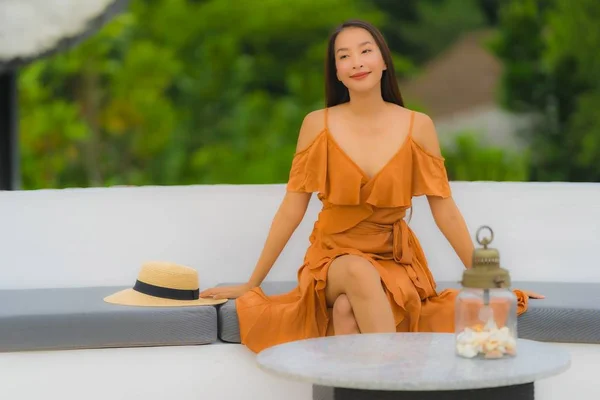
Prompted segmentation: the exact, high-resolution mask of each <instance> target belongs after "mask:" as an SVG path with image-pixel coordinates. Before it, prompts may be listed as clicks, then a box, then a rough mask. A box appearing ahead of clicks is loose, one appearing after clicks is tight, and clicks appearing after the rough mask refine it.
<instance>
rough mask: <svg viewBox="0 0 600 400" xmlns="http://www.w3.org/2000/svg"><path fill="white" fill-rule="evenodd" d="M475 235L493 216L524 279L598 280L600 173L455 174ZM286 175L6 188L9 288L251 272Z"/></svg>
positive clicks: (434, 238)
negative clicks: (577, 179)
mask: <svg viewBox="0 0 600 400" xmlns="http://www.w3.org/2000/svg"><path fill="white" fill-rule="evenodd" d="M452 188H453V190H454V197H455V199H456V202H457V204H458V205H459V207H460V209H461V210H462V212H463V214H464V216H465V219H466V220H467V223H468V225H469V228H470V230H471V232H472V234H473V235H474V234H475V230H476V229H477V228H478V227H479V226H480V225H483V224H488V225H490V226H491V227H492V228H493V229H494V231H495V235H496V238H495V240H494V243H493V247H496V248H498V249H499V250H500V254H501V262H502V264H503V266H505V267H507V268H509V269H510V271H511V273H512V276H513V279H514V280H521V281H523V280H524V281H527V280H544V281H587V282H589V281H595V282H600V268H598V266H597V263H596V257H595V255H596V252H597V251H598V249H599V248H600V228H598V221H600V184H583V183H582V184H577V183H540V184H536V183H491V182H489V183H488V182H472V183H466V182H453V184H452ZM284 190H285V189H284V186H283V185H254V186H251V185H247V186H245V185H236V186H228V185H216V186H171V187H134V188H109V189H106V188H96V189H65V190H39V191H16V192H0V289H6V288H35V287H72V286H93V285H130V284H133V282H134V280H135V277H136V274H137V271H138V269H139V266H140V264H141V263H142V262H143V261H145V260H150V259H161V260H169V261H173V262H177V263H182V264H186V265H190V266H192V267H195V268H197V269H198V271H199V272H200V280H201V282H200V286H201V288H205V287H208V286H212V285H215V284H217V283H219V282H224V281H240V280H245V279H247V277H248V276H249V275H250V273H251V271H252V269H253V267H254V263H255V261H256V259H257V258H258V255H259V253H260V251H261V249H262V245H263V242H264V239H265V237H266V235H267V232H268V229H269V226H270V223H271V219H272V217H273V214H274V213H275V211H276V209H277V206H278V205H279V202H280V200H281V198H282V196H283V194H284ZM318 210H319V202H318V200H317V199H316V196H314V197H313V201H312V203H311V207H310V208H309V212H308V214H307V216H306V218H305V220H304V222H303V223H302V225H301V226H300V227H299V229H298V231H297V232H296V233H295V235H294V236H293V238H292V240H291V241H290V243H289V245H288V247H287V248H286V249H285V250H284V253H283V254H282V256H281V258H280V259H279V260H278V262H277V264H276V265H275V267H274V269H273V270H272V273H271V274H270V275H269V277H268V279H269V280H282V279H285V280H293V279H295V278H296V270H297V268H298V267H299V266H300V264H301V263H302V258H303V255H304V251H305V250H306V246H307V245H308V235H309V232H310V230H311V229H312V225H313V221H314V219H315V218H316V215H317V213H318ZM410 225H411V227H412V228H413V229H414V230H415V232H416V233H417V235H418V237H419V238H420V240H421V243H422V244H423V247H424V249H425V252H426V254H427V256H428V259H429V262H430V266H431V268H432V270H433V272H434V275H435V276H436V278H437V279H438V280H458V279H459V278H460V274H461V271H462V266H461V264H460V261H459V259H458V258H457V257H456V255H455V254H454V252H453V250H452V248H451V247H450V246H449V244H448V243H447V241H446V240H445V238H444V237H443V235H442V234H441V233H440V232H439V231H438V230H437V228H436V226H435V224H434V222H433V220H432V218H431V213H430V212H429V210H428V207H427V201H426V199H425V198H418V199H415V210H414V215H413V218H412V221H411V224H410Z"/></svg>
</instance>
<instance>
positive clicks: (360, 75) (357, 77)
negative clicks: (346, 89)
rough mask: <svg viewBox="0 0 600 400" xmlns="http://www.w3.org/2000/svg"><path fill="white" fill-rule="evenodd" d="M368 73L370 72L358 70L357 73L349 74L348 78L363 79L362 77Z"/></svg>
mask: <svg viewBox="0 0 600 400" xmlns="http://www.w3.org/2000/svg"><path fill="white" fill-rule="evenodd" d="M369 74H370V72H359V73H357V74H354V75H350V78H352V79H363V78H364V77H366V76H367V75H369Z"/></svg>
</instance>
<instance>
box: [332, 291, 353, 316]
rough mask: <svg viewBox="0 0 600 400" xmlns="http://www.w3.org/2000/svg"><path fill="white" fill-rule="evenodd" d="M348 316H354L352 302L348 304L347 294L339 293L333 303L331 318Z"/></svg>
mask: <svg viewBox="0 0 600 400" xmlns="http://www.w3.org/2000/svg"><path fill="white" fill-rule="evenodd" d="M348 317H352V318H354V313H353V312H352V304H350V300H349V299H348V296H346V295H345V294H340V295H339V296H338V297H337V299H335V302H334V303H333V318H334V319H338V320H340V319H346V318H348Z"/></svg>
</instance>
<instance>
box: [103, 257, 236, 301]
mask: <svg viewBox="0 0 600 400" xmlns="http://www.w3.org/2000/svg"><path fill="white" fill-rule="evenodd" d="M199 292H200V286H199V285H198V272H197V271H196V270H195V269H193V268H190V267H186V266H183V265H177V264H173V263H169V262H160V261H153V262H147V263H144V264H143V265H142V268H141V270H140V272H139V274H138V277H137V280H136V282H135V285H134V286H133V288H131V289H125V290H121V291H120V292H117V293H114V294H111V295H110V296H107V297H105V298H104V301H106V302H107V303H112V304H121V305H127V306H145V307H182V306H209V305H215V304H223V303H225V302H226V301H227V299H219V300H215V299H204V298H199V297H198V294H199Z"/></svg>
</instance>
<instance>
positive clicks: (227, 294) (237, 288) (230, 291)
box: [200, 283, 252, 299]
mask: <svg viewBox="0 0 600 400" xmlns="http://www.w3.org/2000/svg"><path fill="white" fill-rule="evenodd" d="M250 289H252V286H251V285H250V284H249V283H244V284H241V285H233V286H221V287H215V288H212V289H206V290H203V291H202V292H200V297H204V298H212V299H236V298H238V297H240V296H241V295H243V294H244V293H246V292H248V291H249V290H250Z"/></svg>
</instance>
